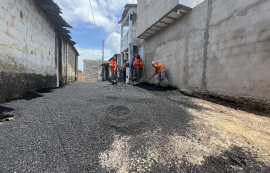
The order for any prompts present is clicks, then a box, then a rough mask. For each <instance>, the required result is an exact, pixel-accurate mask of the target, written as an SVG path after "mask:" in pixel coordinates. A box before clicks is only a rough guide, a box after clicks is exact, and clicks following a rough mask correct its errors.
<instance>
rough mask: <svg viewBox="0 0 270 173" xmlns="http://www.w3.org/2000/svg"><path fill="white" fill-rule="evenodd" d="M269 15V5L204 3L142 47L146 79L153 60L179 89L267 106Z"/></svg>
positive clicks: (232, 1)
mask: <svg viewBox="0 0 270 173" xmlns="http://www.w3.org/2000/svg"><path fill="white" fill-rule="evenodd" d="M139 2H140V1H139ZM163 5H164V4H163ZM140 8H141V7H140V4H138V9H140ZM138 13H139V12H138ZM142 13H144V12H142ZM269 16H270V1H265V0H255V1H254V0H246V1H245V2H244V1H235V0H227V1H222V0H206V1H204V2H203V3H201V4H200V5H198V6H197V7H195V8H193V9H192V11H191V12H189V13H188V14H186V15H185V16H183V17H182V18H180V19H179V20H177V21H176V22H175V23H172V24H171V25H169V26H168V27H166V28H164V29H163V30H161V31H159V32H158V33H157V34H155V35H153V36H152V37H151V38H150V39H147V40H145V41H144V42H141V44H143V46H144V52H145V55H144V56H145V70H144V75H145V76H144V80H145V81H146V80H147V79H149V78H150V77H151V75H152V74H153V72H154V69H153V67H152V66H151V62H152V61H153V60H155V61H159V62H161V63H163V64H164V65H165V66H166V68H167V76H168V79H169V81H170V84H171V85H173V86H176V87H178V88H180V89H182V90H186V91H188V92H190V93H192V92H197V93H207V94H209V95H214V96H220V97H222V98H226V99H230V100H236V101H241V102H245V101H250V102H252V103H254V102H256V103H259V104H264V105H270V94H269V93H270V78H269V77H268V74H269V68H270V25H269V23H270V18H269ZM137 20H138V23H139V21H140V20H141V19H140V18H138V19H137ZM142 20H145V19H142ZM141 25H144V24H143V23H141ZM141 25H139V26H141ZM137 31H138V29H137ZM154 82H155V80H153V81H152V83H154Z"/></svg>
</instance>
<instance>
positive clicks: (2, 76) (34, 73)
mask: <svg viewBox="0 0 270 173" xmlns="http://www.w3.org/2000/svg"><path fill="white" fill-rule="evenodd" d="M0 26H1V27H0V85H1V87H0V88H1V91H0V102H3V101H5V99H6V98H14V97H17V96H20V95H21V94H23V93H25V92H26V91H34V90H36V89H40V88H47V87H55V86H56V61H55V32H54V28H53V26H52V25H51V23H50V22H49V21H48V20H47V18H46V16H45V15H44V14H43V13H42V11H41V10H40V9H39V7H38V6H37V5H36V4H35V2H34V1H33V0H27V1H17V0H1V3H0Z"/></svg>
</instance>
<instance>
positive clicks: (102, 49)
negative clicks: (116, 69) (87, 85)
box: [102, 40, 104, 62]
mask: <svg viewBox="0 0 270 173" xmlns="http://www.w3.org/2000/svg"><path fill="white" fill-rule="evenodd" d="M102 62H104V40H102Z"/></svg>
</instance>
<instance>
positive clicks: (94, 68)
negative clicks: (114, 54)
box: [83, 59, 102, 82]
mask: <svg viewBox="0 0 270 173" xmlns="http://www.w3.org/2000/svg"><path fill="white" fill-rule="evenodd" d="M101 64H102V61H101V60H89V59H84V60H83V81H84V82H97V81H98V72H99V71H100V70H101V69H102V66H100V65H101Z"/></svg>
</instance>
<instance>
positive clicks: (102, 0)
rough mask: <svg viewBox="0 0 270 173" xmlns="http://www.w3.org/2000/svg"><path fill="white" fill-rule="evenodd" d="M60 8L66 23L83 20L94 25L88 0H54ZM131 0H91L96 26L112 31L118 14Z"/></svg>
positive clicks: (117, 19)
mask: <svg viewBox="0 0 270 173" xmlns="http://www.w3.org/2000/svg"><path fill="white" fill-rule="evenodd" d="M54 1H55V2H56V3H57V4H58V5H59V6H60V7H61V9H62V12H63V14H62V16H63V18H64V19H65V20H66V21H67V22H68V23H71V24H73V23H76V22H84V23H89V22H90V23H91V24H93V25H94V20H93V15H92V10H91V6H90V2H89V0H76V1H74V0H54ZM132 2H133V3H136V2H137V1H133V0H91V4H92V9H93V13H94V18H95V23H96V26H97V27H102V28H104V30H105V31H106V32H108V33H110V32H112V30H113V29H114V27H115V26H116V24H117V23H118V21H119V19H120V18H119V17H118V16H119V14H121V13H122V12H123V11H124V6H125V4H127V3H132Z"/></svg>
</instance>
